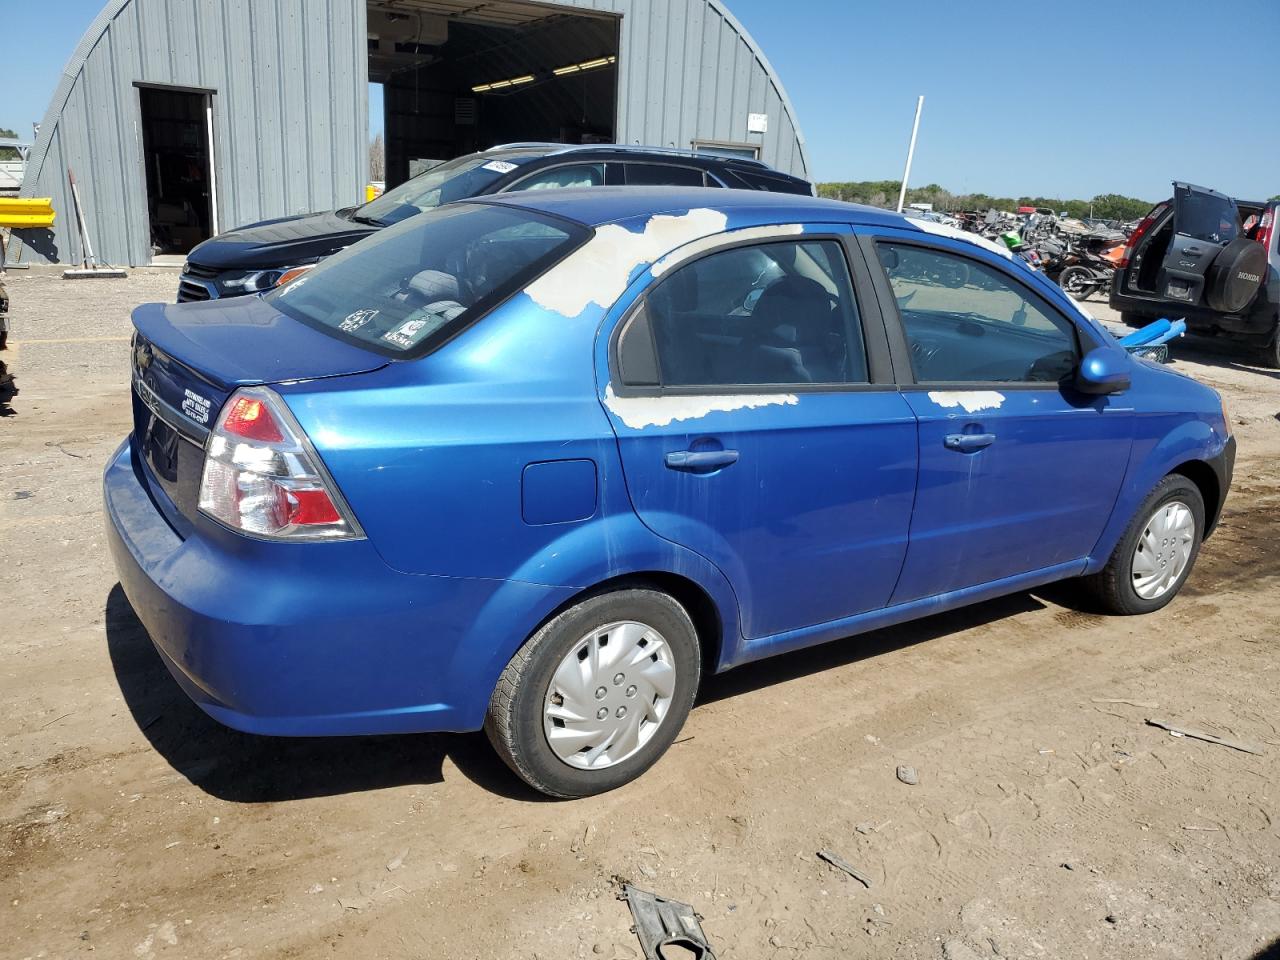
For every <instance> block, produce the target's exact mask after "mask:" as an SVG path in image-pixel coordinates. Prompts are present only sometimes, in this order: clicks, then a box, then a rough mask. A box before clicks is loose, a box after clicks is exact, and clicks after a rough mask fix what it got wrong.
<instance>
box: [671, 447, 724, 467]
mask: <svg viewBox="0 0 1280 960" xmlns="http://www.w3.org/2000/svg"><path fill="white" fill-rule="evenodd" d="M737 462H738V451H737V450H675V451H672V452H671V453H668V454H667V466H668V467H670V468H671V469H672V470H689V471H694V472H696V471H700V470H719V469H720V468H721V467H727V466H730V465H732V464H735V463H737Z"/></svg>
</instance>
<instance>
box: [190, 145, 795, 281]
mask: <svg viewBox="0 0 1280 960" xmlns="http://www.w3.org/2000/svg"><path fill="white" fill-rule="evenodd" d="M599 186H649V187H652V186H681V187H690V186H696V187H732V188H736V189H740V190H770V191H773V192H775V193H798V194H805V195H812V194H813V185H812V184H811V183H809V182H808V181H807V180H802V179H800V178H799V177H793V176H791V175H789V174H785V173H780V172H779V171H777V170H774V169H773V168H772V167H770V166H768V165H767V164H764V163H761V162H760V161H759V160H747V159H742V158H737V157H722V156H716V155H713V154H706V153H691V152H686V151H680V150H666V149H662V148H657V147H628V146H622V145H619V144H603V145H598V146H571V145H567V144H563V143H512V144H507V145H505V146H501V147H493V148H492V149H490V150H485V151H484V152H482V153H472V154H468V155H467V156H465V157H458V158H457V159H456V160H450V161H448V162H446V163H442V164H440V165H439V166H436V167H432V168H431V169H430V170H427V171H426V172H424V173H421V174H419V175H418V176H416V177H414V178H413V179H412V180H407V181H406V182H404V183H402V184H400V185H399V186H398V187H395V188H393V189H391V190H388V191H387V192H386V193H384V194H383V195H382V196H380V197H378V198H377V199H375V200H370V201H369V202H368V203H366V204H364V205H362V206H359V207H348V208H346V209H344V210H335V211H332V212H330V213H311V214H305V215H303V216H298V217H284V218H282V219H279V220H263V221H262V222H261V223H251V224H249V225H248V226H244V227H239V228H238V229H235V230H231V231H229V232H227V233H224V234H222V235H221V236H217V237H214V238H212V239H211V240H206V241H205V242H204V243H202V244H200V245H199V246H197V247H196V248H195V249H194V250H192V251H191V253H190V254H189V255H188V256H187V262H186V265H185V266H184V267H183V268H182V279H181V280H180V281H179V284H178V302H179V303H181V302H184V301H188V300H210V299H213V298H215V297H237V296H243V295H245V294H249V293H258V292H259V291H262V290H269V289H271V288H272V287H274V286H276V285H278V284H279V283H280V282H281V280H282V279H283V278H284V277H286V276H289V275H290V274H294V275H296V272H298V271H299V269H300V268H305V267H307V266H309V265H310V264H313V263H316V262H317V261H319V260H321V259H323V258H324V257H327V256H330V255H331V254H334V253H337V252H338V251H339V250H341V249H343V248H344V247H347V246H350V245H351V244H353V243H355V242H356V241H357V240H359V239H360V238H361V237H365V236H368V235H369V234H370V233H373V232H374V231H375V230H378V229H380V228H382V227H389V226H391V225H392V224H393V223H399V222H400V221H401V220H404V219H405V218H407V217H412V216H414V215H415V214H418V213H422V212H423V211H425V210H430V209H432V208H434V207H438V206H441V205H442V204H446V203H451V202H452V201H454V200H464V199H466V198H468V197H478V196H483V195H485V194H490V193H508V192H510V191H513V190H540V189H550V188H555V187H599Z"/></svg>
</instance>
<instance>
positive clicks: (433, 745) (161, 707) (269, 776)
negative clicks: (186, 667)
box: [105, 584, 546, 803]
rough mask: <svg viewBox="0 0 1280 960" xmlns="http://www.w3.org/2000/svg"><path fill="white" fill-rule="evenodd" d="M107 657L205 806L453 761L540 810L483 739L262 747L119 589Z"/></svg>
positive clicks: (422, 737) (333, 787) (358, 782)
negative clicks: (170, 653) (208, 710)
mask: <svg viewBox="0 0 1280 960" xmlns="http://www.w3.org/2000/svg"><path fill="white" fill-rule="evenodd" d="M105 621H106V633H107V650H108V654H109V656H110V658H111V666H112V668H113V669H114V671H115V674H116V681H117V683H119V685H120V692H121V694H122V695H123V696H124V700H125V703H126V704H127V705H128V707H129V712H130V713H131V714H132V715H133V719H134V721H135V722H136V723H137V724H138V727H139V729H140V730H142V732H143V734H144V735H145V736H146V738H147V740H148V741H149V742H150V743H151V746H153V747H154V748H155V749H156V752H157V753H159V754H160V755H161V756H162V757H164V759H165V760H166V761H167V762H168V763H169V765H170V766H172V767H173V769H174V770H176V771H177V772H178V773H180V774H182V775H183V776H184V777H186V778H187V779H188V780H190V781H191V783H192V784H194V785H195V786H196V787H198V788H200V789H201V790H203V791H204V792H205V793H208V794H210V795H211V796H215V797H218V798H219V799H221V800H228V801H231V802H234V803H268V802H278V801H284V800H299V799H304V798H310V797H325V796H336V795H339V794H346V793H362V792H365V791H369V790H378V789H382V788H385V787H397V786H404V785H407V784H421V785H431V784H438V783H441V782H443V780H444V773H443V764H444V760H445V758H446V757H448V758H449V760H451V761H452V762H453V763H454V764H455V765H456V766H457V767H458V769H459V770H460V771H461V772H462V773H463V775H464V776H466V777H467V778H468V779H469V780H471V781H472V782H474V783H476V784H477V785H478V786H480V787H482V788H483V789H485V790H488V791H490V792H492V793H496V794H500V795H502V796H505V797H509V798H511V799H516V800H530V801H535V800H545V799H546V798H545V797H543V796H542V795H541V794H539V793H536V792H535V791H533V790H530V789H529V788H527V787H526V786H525V785H524V784H523V783H522V782H521V781H520V780H518V779H517V778H516V777H515V776H514V775H513V774H512V773H511V771H509V770H508V769H507V768H506V766H505V765H504V764H503V763H502V761H501V760H499V759H498V757H497V755H496V754H494V752H493V750H492V749H491V748H490V747H489V743H488V741H487V740H486V739H485V736H484V734H482V733H480V734H414V735H403V736H381V737H305V738H303V737H297V738H292V737H260V736H255V735H253V734H248V733H240V732H239V731H236V730H232V729H230V728H228V727H224V726H223V725H222V724H220V723H217V722H216V721H214V720H213V719H211V718H210V717H209V716H208V715H207V714H205V712H204V711H203V710H201V709H200V708H199V707H197V706H196V705H195V704H194V703H192V701H191V700H190V698H188V697H187V695H186V694H185V693H184V692H183V691H182V689H181V688H180V687H179V686H178V684H177V682H176V681H175V680H174V679H173V678H172V677H171V676H170V675H169V671H168V670H167V669H166V668H165V666H164V663H163V662H162V661H161V660H160V656H159V654H157V653H156V651H155V648H154V647H153V646H152V645H151V640H150V638H149V637H148V636H147V632H146V628H145V627H143V625H142V623H141V622H140V621H139V620H138V617H137V615H136V614H135V613H134V611H133V607H131V606H130V605H129V601H128V599H127V598H126V597H125V595H124V591H123V590H122V589H121V588H120V585H119V584H116V585H115V586H114V587H112V588H111V592H110V593H109V594H108V595H107V600H106V612H105Z"/></svg>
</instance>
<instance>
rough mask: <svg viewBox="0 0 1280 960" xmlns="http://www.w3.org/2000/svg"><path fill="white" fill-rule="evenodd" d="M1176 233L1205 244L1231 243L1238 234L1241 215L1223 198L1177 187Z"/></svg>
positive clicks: (1229, 201) (1234, 206)
mask: <svg viewBox="0 0 1280 960" xmlns="http://www.w3.org/2000/svg"><path fill="white" fill-rule="evenodd" d="M1174 199H1175V201H1176V202H1177V205H1178V206H1177V210H1178V214H1177V216H1178V233H1182V234H1185V235H1187V236H1188V237H1195V238H1196V239H1197V240H1203V241H1204V242H1205V243H1230V242H1231V241H1232V240H1234V239H1235V238H1236V237H1237V236H1238V235H1239V233H1240V213H1239V211H1238V210H1237V209H1236V205H1235V203H1234V202H1232V201H1231V200H1228V199H1226V198H1225V197H1218V196H1214V195H1213V194H1212V193H1202V192H1200V191H1199V190H1195V189H1187V188H1185V187H1178V188H1177V190H1176V192H1175V194H1174Z"/></svg>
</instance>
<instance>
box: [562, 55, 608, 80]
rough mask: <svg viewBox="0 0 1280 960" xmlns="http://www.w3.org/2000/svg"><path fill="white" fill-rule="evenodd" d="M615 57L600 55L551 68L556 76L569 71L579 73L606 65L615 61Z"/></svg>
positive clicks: (563, 74)
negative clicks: (596, 58) (595, 57)
mask: <svg viewBox="0 0 1280 960" xmlns="http://www.w3.org/2000/svg"><path fill="white" fill-rule="evenodd" d="M617 62H618V58H617V57H600V58H599V59H598V60H584V61H583V62H582V63H571V64H569V65H568V66H567V67H560V68H559V69H557V70H552V71H551V72H552V73H554V74H555V75H556V76H557V77H564V76H568V75H569V74H571V73H581V72H582V71H583V70H594V69H595V68H596V67H607V66H609V64H611V63H617Z"/></svg>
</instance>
